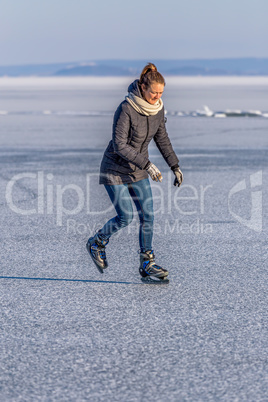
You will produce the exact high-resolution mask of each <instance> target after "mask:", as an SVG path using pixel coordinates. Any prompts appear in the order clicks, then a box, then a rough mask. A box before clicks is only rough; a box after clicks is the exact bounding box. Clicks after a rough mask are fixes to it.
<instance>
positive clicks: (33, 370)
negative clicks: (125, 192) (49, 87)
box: [0, 86, 268, 402]
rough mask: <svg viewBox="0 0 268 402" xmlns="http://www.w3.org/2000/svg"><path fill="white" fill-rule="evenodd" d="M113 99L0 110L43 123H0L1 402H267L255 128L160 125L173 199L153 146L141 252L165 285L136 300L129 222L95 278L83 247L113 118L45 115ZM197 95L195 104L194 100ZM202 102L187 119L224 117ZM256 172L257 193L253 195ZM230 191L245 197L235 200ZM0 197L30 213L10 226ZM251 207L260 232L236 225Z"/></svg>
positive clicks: (94, 213)
mask: <svg viewBox="0 0 268 402" xmlns="http://www.w3.org/2000/svg"><path fill="white" fill-rule="evenodd" d="M123 90H124V88H123V89H122V93H123V92H124V91H123ZM223 90H224V89H223ZM104 92H105V93H104ZM186 92H187V93H188V100H186V102H187V103H188V102H189V104H190V108H189V110H197V108H198V107H196V105H194V102H195V95H196V93H197V92H196V88H193V87H192V86H190V87H188V88H187V91H186ZM186 92H185V93H186ZM19 93H20V95H19ZM44 93H45V95H44ZM96 93H98V94H99V97H98V98H97V97H96ZM236 93H237V92H236V90H235V92H234V97H229V98H228V99H226V103H229V104H230V103H231V102H233V99H234V98H235V94H236ZM85 94H86V96H85ZM120 94H121V89H118V90H115V88H112V89H111V90H109V91H103V92H102V91H101V89H99V90H98V91H97V92H94V91H93V92H92V93H91V92H89V93H87V92H86V91H84V89H83V90H82V91H78V92H77V91H76V89H73V90H68V92H66V91H65V90H62V91H61V90H58V91H55V90H53V94H51V93H48V92H46V91H40V92H39V91H37V90H36V89H34V91H32V92H31V91H30V92H29V91H28V89H27V90H26V91H24V90H23V91H22V90H21V92H20V91H18V92H17V91H15V93H14V92H13V91H12V90H11V91H7V92H4V93H3V96H2V98H1V102H0V109H1V110H11V111H16V110H24V111H26V110H31V111H34V110H38V111H51V112H52V113H51V114H48V115H46V114H43V112H42V113H38V114H33V113H32V114H22V115H18V114H13V115H12V114H8V115H7V116H3V118H1V128H0V144H1V147H0V149H1V151H0V162H1V174H0V194H1V195H0V204H1V209H0V217H1V229H2V230H1V235H0V236H1V248H0V255H1V275H0V277H1V278H0V287H1V289H0V303H1V331H0V342H1V354H0V399H1V400H3V401H9V400H10V401H80V400H81V401H85V400H90V401H164V400H166V401H191V402H192V401H218V400H220V401H228V402H229V401H235V400H237V401H240V400H241V401H261V400H266V399H267V382H266V378H265V375H266V370H267V321H266V319H267V191H268V190H267V189H268V186H267V145H268V143H267V129H268V126H267V125H268V121H267V119H260V118H252V119H237V118H226V119H217V118H216V119H211V118H208V119H206V118H203V117H200V118H199V117H197V118H193V119H191V118H189V119H183V118H177V116H172V115H169V116H168V121H167V127H168V132H169V134H170V138H171V141H172V144H173V146H174V148H175V150H176V152H177V154H178V156H179V158H180V166H181V168H182V170H183V173H184V186H183V187H182V188H181V190H179V191H178V189H176V188H175V187H173V186H172V179H173V176H172V173H171V172H170V171H169V169H168V167H167V165H166V164H165V162H164V160H163V158H162V157H161V155H160V153H159V152H158V150H157V149H156V147H155V145H153V144H152V146H151V147H150V157H151V160H152V161H153V162H154V163H155V164H156V165H157V166H158V167H159V169H160V170H161V172H162V174H163V182H162V183H161V184H160V183H158V184H155V183H152V188H153V194H154V208H155V235H154V251H155V254H156V258H157V262H158V263H159V264H162V265H163V266H164V267H167V268H168V269H169V271H170V283H169V284H168V285H166V286H155V285H153V286H151V285H145V284H143V283H142V282H141V280H140V278H139V274H138V263H139V258H138V257H139V256H138V253H137V250H138V248H139V244H138V233H137V225H138V217H137V215H135V219H134V221H133V223H132V224H131V225H130V226H129V227H127V228H125V229H123V230H122V231H121V232H120V234H119V235H117V236H115V237H114V238H112V239H111V241H110V243H109V245H108V247H107V255H108V261H109V265H110V266H109V268H108V270H107V272H105V274H104V275H100V274H99V272H98V271H97V269H96V268H95V267H94V266H93V263H92V262H91V260H90V258H89V256H88V253H87V251H86V247H85V243H86V240H87V238H88V237H89V236H90V235H91V234H92V233H93V232H94V231H95V230H96V229H97V228H98V227H99V226H100V225H102V224H103V223H104V222H105V221H106V219H108V218H110V217H112V216H113V213H114V212H113V210H112V209H111V208H110V202H109V199H108V197H107V195H106V193H105V190H104V188H103V186H99V185H98V177H97V175H98V174H97V172H98V166H99V163H100V160H101V157H102V153H103V150H104V148H105V146H106V144H107V142H108V141H109V139H110V138H111V125H112V116H110V115H106V116H101V115H99V116H88V117H83V116H79V115H75V114H74V115H61V116H59V115H57V114H54V113H53V111H55V112H56V111H61V110H71V111H76V110H78V111H85V110H94V108H93V105H95V108H96V109H95V110H97V111H107V110H108V111H109V110H112V106H111V105H116V104H117V103H119V102H118V99H119V101H120V100H121V98H120V97H119V95H120ZM206 94H207V92H206V88H204V92H202V91H201V92H199V90H198V97H199V99H202V98H206V97H207V95H206ZM250 94H251V98H252V104H250V105H247V108H246V109H247V110H265V104H264V103H263V99H264V97H263V98H262V95H261V93H260V91H256V92H254V94H255V98H254V96H253V94H252V92H251V91H250ZM67 95H68V96H67ZM93 95H94V96H93ZM221 95H222V92H219V93H218V96H219V98H220V97H221ZM258 96H260V98H258ZM173 99H174V102H175V101H176V98H173ZM189 99H192V101H191V102H190V100H189ZM209 101H210V102H207V98H206V100H204V102H202V103H201V102H199V104H200V105H203V104H208V105H209V106H210V105H211V106H210V108H211V110H213V111H214V110H225V109H227V108H228V106H226V107H225V106H224V105H223V103H221V105H220V108H219V109H218V108H217V107H214V106H215V103H214V101H215V96H214V93H213V96H212V98H211V99H209ZM177 102H179V101H177ZM221 102H222V101H221ZM239 102H241V99H240V98H239ZM3 103H4V104H5V105H3ZM234 103H235V102H234ZM256 104H259V105H260V106H258V107H256V106H255V105H256ZM22 105H24V108H23V107H22ZM33 105H34V106H33ZM7 106H8V107H7ZM182 106H183V107H182V108H181V110H184V106H185V104H184V105H182ZM35 107H36V109H35ZM231 107H232V109H234V110H235V109H238V108H239V106H237V105H235V104H234V105H232V106H231ZM243 108H244V106H243ZM185 109H186V108H185ZM175 110H180V109H179V108H177V107H175ZM260 171H261V172H262V176H260V174H258V177H262V183H260V182H254V177H256V176H254V174H256V173H257V172H260ZM22 174H24V175H25V176H24V177H21V176H17V175H22ZM16 177H17V179H16ZM12 178H13V182H14V183H15V184H14V186H13V187H10V186H11V184H12V182H11V180H12ZM16 180H17V182H16ZM38 180H39V182H38ZM240 182H242V183H245V187H246V189H245V190H243V191H241V192H240V193H236V194H233V193H232V192H231V190H232V189H233V188H234V186H237V185H238V184H239V183H240ZM10 183H11V184H10ZM38 183H39V186H38ZM251 185H253V187H251ZM66 186H67V187H66ZM68 186H72V189H71V188H70V187H69V188H68ZM7 188H12V202H13V207H14V206H15V207H17V208H18V209H19V210H21V211H24V212H25V211H29V210H35V212H33V213H30V214H27V213H26V214H23V213H18V211H17V212H15V211H14V208H13V209H12V204H11V203H10V199H9V197H8V196H7V193H8V192H7ZM64 188H65V193H64V196H63V207H64V211H68V210H69V211H75V208H76V207H77V206H78V202H79V200H80V201H81V208H80V209H79V210H77V212H76V213H73V214H72V215H71V214H69V215H68V212H64V213H63V214H62V220H61V222H60V220H57V218H59V216H58V215H59V214H60V210H59V209H58V208H59V203H58V204H57V202H56V201H57V200H58V201H59V198H57V196H58V197H59V194H61V191H62V190H63V189H64ZM229 194H233V195H232V197H231V198H230V197H229ZM82 195H83V196H84V198H85V199H84V203H82V201H83V199H82ZM260 196H262V200H263V205H262V211H261V212H262V213H260V214H259V215H258V216H257V218H258V217H260V219H261V222H262V230H261V231H256V230H254V229H252V228H250V227H248V226H246V224H249V223H250V217H251V213H252V202H253V200H255V199H257V198H256V197H259V199H260ZM79 197H80V198H79ZM49 200H50V201H52V203H49ZM228 200H229V202H228ZM254 203H255V201H254ZM255 204H256V203H255ZM255 204H254V205H255ZM254 205H253V206H254ZM256 205H257V204H256ZM258 205H259V204H258ZM255 210H256V208H255ZM255 210H254V211H255ZM254 213H255V212H254ZM257 214H258V211H257ZM235 216H239V217H241V218H242V219H243V222H244V224H241V223H240V222H239V221H238V220H237V219H236V218H235ZM59 223H61V224H62V226H60V225H59Z"/></svg>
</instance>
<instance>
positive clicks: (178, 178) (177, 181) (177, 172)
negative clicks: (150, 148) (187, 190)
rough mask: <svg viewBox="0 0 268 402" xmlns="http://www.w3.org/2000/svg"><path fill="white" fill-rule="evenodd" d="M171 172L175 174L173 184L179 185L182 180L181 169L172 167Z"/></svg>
mask: <svg viewBox="0 0 268 402" xmlns="http://www.w3.org/2000/svg"><path fill="white" fill-rule="evenodd" d="M172 170H173V173H174V174H175V180H174V183H173V184H174V186H178V187H180V185H181V183H182V181H183V174H182V171H181V170H180V167H179V166H178V167H176V168H175V169H172Z"/></svg>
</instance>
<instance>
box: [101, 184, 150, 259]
mask: <svg viewBox="0 0 268 402" xmlns="http://www.w3.org/2000/svg"><path fill="white" fill-rule="evenodd" d="M105 189H106V190H107V193H108V195H109V197H110V199H111V201H112V203H113V205H114V207H115V210H116V212H117V215H116V216H115V217H114V218H112V219H110V220H109V221H108V222H107V223H106V224H105V225H104V226H103V228H102V229H100V230H99V231H98V234H101V235H102V237H103V238H104V239H107V240H108V239H109V238H110V237H111V236H112V234H114V233H116V232H118V230H120V229H122V228H123V227H125V226H127V225H129V224H130V223H131V222H132V219H133V208H132V200H133V201H134V204H135V206H136V208H137V211H138V215H139V219H140V229H139V242H140V250H141V252H145V251H147V250H152V238H153V222H154V211H153V197H152V190H151V185H150V182H149V179H148V178H147V179H144V180H140V181H137V182H136V183H131V184H115V185H105Z"/></svg>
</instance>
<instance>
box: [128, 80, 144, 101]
mask: <svg viewBox="0 0 268 402" xmlns="http://www.w3.org/2000/svg"><path fill="white" fill-rule="evenodd" d="M127 90H128V92H132V93H133V94H134V95H136V96H139V97H140V98H142V95H141V92H140V88H139V80H135V81H133V82H132V83H131V84H130V85H129V87H128V89H127Z"/></svg>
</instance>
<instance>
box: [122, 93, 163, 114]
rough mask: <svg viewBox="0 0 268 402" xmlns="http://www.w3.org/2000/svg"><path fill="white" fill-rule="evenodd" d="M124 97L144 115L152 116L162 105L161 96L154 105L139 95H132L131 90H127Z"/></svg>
mask: <svg viewBox="0 0 268 402" xmlns="http://www.w3.org/2000/svg"><path fill="white" fill-rule="evenodd" d="M125 99H126V101H128V103H129V104H130V105H131V106H132V107H133V108H134V109H135V110H136V111H137V112H138V113H140V114H143V115H145V116H154V115H155V114H157V113H158V112H159V111H160V110H161V109H162V108H163V106H164V104H163V101H162V99H161V98H160V99H158V101H157V102H156V103H155V104H154V105H151V104H150V103H149V102H147V101H146V100H144V99H143V98H141V97H140V96H136V95H134V93H133V92H129V93H128V95H127V96H126V98H125Z"/></svg>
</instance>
